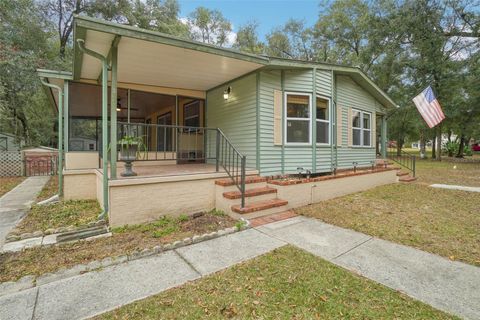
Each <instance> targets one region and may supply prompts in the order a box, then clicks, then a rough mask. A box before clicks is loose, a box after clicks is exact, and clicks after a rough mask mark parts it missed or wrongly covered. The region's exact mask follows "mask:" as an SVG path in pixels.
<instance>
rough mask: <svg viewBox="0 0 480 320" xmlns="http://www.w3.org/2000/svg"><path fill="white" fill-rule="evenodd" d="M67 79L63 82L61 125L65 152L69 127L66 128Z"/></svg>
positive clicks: (68, 109) (68, 107)
mask: <svg viewBox="0 0 480 320" xmlns="http://www.w3.org/2000/svg"><path fill="white" fill-rule="evenodd" d="M68 84H69V82H68V80H65V81H64V84H63V127H64V130H63V141H64V146H63V148H64V151H65V152H68V149H69V148H68V141H69V140H68V139H69V138H68V137H69V132H68V131H69V129H68V125H69V121H68V113H69V112H70V106H69V103H68Z"/></svg>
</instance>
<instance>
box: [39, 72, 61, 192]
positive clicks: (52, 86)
mask: <svg viewBox="0 0 480 320" xmlns="http://www.w3.org/2000/svg"><path fill="white" fill-rule="evenodd" d="M40 81H41V82H42V84H43V85H44V86H47V87H50V88H52V89H56V90H57V91H58V196H59V197H63V90H62V88H60V87H59V86H56V85H54V84H51V83H48V82H47V81H45V80H44V79H40Z"/></svg>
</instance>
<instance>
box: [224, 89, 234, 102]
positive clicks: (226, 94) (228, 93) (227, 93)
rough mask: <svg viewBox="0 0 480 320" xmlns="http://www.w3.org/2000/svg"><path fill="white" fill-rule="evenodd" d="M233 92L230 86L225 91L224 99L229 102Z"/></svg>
mask: <svg viewBox="0 0 480 320" xmlns="http://www.w3.org/2000/svg"><path fill="white" fill-rule="evenodd" d="M231 92H232V87H230V86H228V87H227V89H225V91H223V99H224V100H228V98H229V96H230V93H231Z"/></svg>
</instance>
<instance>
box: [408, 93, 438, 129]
mask: <svg viewBox="0 0 480 320" xmlns="http://www.w3.org/2000/svg"><path fill="white" fill-rule="evenodd" d="M413 103H415V106H416V107H417V109H418V112H420V114H421V115H422V117H423V120H425V122H426V123H427V125H428V126H429V127H430V128H433V127H435V126H436V125H437V124H439V123H440V122H442V120H443V119H445V115H444V114H443V111H442V107H440V103H438V100H437V98H435V95H434V94H433V90H432V88H431V87H430V86H428V87H427V88H426V89H425V90H423V91H422V92H421V93H420V94H419V95H418V96H416V97H415V98H413Z"/></svg>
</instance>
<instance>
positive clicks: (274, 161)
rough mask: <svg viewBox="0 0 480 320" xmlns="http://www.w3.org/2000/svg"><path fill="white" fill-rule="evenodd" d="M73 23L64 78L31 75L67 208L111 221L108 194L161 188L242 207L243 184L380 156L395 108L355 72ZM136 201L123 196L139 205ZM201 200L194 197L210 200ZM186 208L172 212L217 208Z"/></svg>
mask: <svg viewBox="0 0 480 320" xmlns="http://www.w3.org/2000/svg"><path fill="white" fill-rule="evenodd" d="M73 23H74V40H73V42H74V54H73V56H74V61H73V70H72V71H71V72H56V71H50V70H38V74H39V76H40V77H41V79H42V81H43V83H44V84H45V85H46V86H47V88H48V95H49V96H50V97H51V100H52V103H53V105H54V106H55V108H56V109H58V111H59V114H60V115H63V117H62V116H60V117H59V118H58V120H59V128H61V134H60V135H59V139H60V143H59V145H60V146H61V148H60V150H59V152H60V154H63V155H64V156H63V157H61V161H62V163H61V165H60V167H61V168H63V170H62V171H61V172H60V173H61V174H60V177H61V179H60V181H61V182H60V192H61V193H63V194H64V196H65V197H66V198H97V199H98V200H99V201H100V203H101V204H102V205H103V207H104V211H105V213H107V212H108V213H109V214H110V215H112V214H113V213H112V212H110V211H113V210H114V208H116V205H117V203H118V201H117V200H114V199H115V197H116V195H115V193H116V192H117V190H118V192H120V190H127V187H128V186H145V185H148V186H150V187H152V188H153V189H151V190H147V192H152V193H153V192H160V193H162V191H161V190H163V189H162V188H161V187H162V186H164V185H160V184H161V183H166V182H168V181H170V182H173V181H176V182H181V181H190V185H191V186H193V184H194V183H193V182H192V181H197V180H198V181H200V180H202V181H203V180H206V179H219V178H226V179H227V180H229V181H231V183H230V184H231V185H233V189H234V190H236V192H239V193H240V197H239V199H241V203H240V204H239V206H240V208H243V207H245V206H247V204H246V203H245V202H246V200H245V198H248V195H249V194H248V192H247V187H248V186H246V185H247V184H248V182H249V181H248V179H249V176H260V177H278V176H284V177H285V176H287V177H288V175H293V174H298V173H301V174H303V175H304V176H306V175H308V176H309V177H317V176H323V175H328V174H331V173H333V172H337V171H341V170H348V169H352V168H354V167H355V168H362V167H365V168H373V167H374V166H375V165H376V161H377V158H379V157H380V158H382V157H383V158H384V157H385V150H386V130H387V128H386V113H387V110H388V109H391V108H395V107H396V105H395V103H394V102H393V101H392V100H391V99H390V98H389V97H388V96H387V95H386V94H385V93H384V92H383V91H382V90H381V89H380V88H378V86H376V85H375V83H374V82H373V81H372V80H371V79H369V78H368V77H367V76H366V75H365V74H364V73H363V72H362V71H361V70H360V69H359V68H356V67H347V66H340V65H333V64H326V63H316V62H308V61H297V60H287V59H279V58H273V57H267V56H259V55H252V54H246V53H242V52H238V51H235V50H231V49H225V48H219V47H215V46H211V45H207V44H203V43H198V42H194V41H189V40H185V39H181V38H176V37H172V36H169V35H165V34H161V33H157V32H152V31H147V30H142V29H138V28H133V27H130V26H124V25H120V24H115V23H110V22H105V21H101V20H97V19H92V18H87V17H75V19H74V22H73ZM59 93H60V94H59ZM126 137H128V138H131V139H133V140H132V141H135V144H136V145H137V147H138V148H137V150H136V151H135V152H134V157H133V160H134V161H133V171H134V172H135V174H136V175H135V176H129V175H128V174H127V176H125V169H124V168H123V167H124V164H125V163H126V164H127V167H128V166H129V165H130V164H131V161H129V160H127V161H126V160H125V159H126V157H125V153H126V151H125V144H124V142H125V141H126V140H125V138H126ZM119 142H120V143H119ZM112 150H117V152H112ZM130 156H131V155H130ZM105 168H106V169H108V174H104V171H105V170H104V169H105ZM372 170H373V169H372ZM127 173H128V172H127ZM190 178H191V179H190ZM154 184H158V185H155V187H154V186H153V185H154ZM93 185H95V187H92V186H93ZM80 186H81V187H80ZM202 188H203V187H200V189H202ZM235 188H237V189H238V190H237V189H235ZM193 189H195V188H193ZM210 189H211V188H210ZM114 190H115V191H114ZM145 191H146V189H143V191H142V189H141V188H140V187H138V190H137V191H135V192H133V191H132V190H129V192H133V193H130V194H136V192H138V194H137V196H139V197H140V198H141V197H142V196H143V195H141V193H142V192H145ZM192 192H193V193H195V192H197V191H192ZM205 192H207V191H205ZM208 192H209V193H208V194H201V192H200V194H199V195H198V197H203V198H205V197H206V198H209V199H210V198H212V197H213V198H214V196H210V195H211V193H215V190H213V189H212V190H209V191H208ZM178 193H182V192H180V191H179V192H178ZM187 196H188V192H187ZM150 197H154V195H153V194H150ZM192 197H193V198H195V196H192ZM247 200H248V199H247ZM209 201H210V200H209ZM239 201H240V200H239ZM147 202H148V201H147ZM190 202H192V203H194V204H193V205H191V206H189V205H185V206H183V207H182V208H181V210H186V211H192V212H193V211H194V210H195V208H197V209H206V208H209V207H212V206H213V207H215V206H216V200H215V199H213V200H212V201H210V202H208V203H207V202H206V203H200V202H201V201H200V202H199V203H197V204H195V203H196V202H195V200H192V199H190ZM247 202H248V201H247ZM143 203H145V201H143ZM123 205H124V206H125V205H126V204H125V203H123ZM194 207H195V208H194ZM157 209H158V210H157ZM170 209H172V208H170ZM162 210H163V211H165V210H169V207H162V205H160V204H159V203H157V204H156V206H154V205H152V207H149V208H148V209H146V210H145V217H144V218H142V220H148V219H151V218H153V217H154V216H155V215H158V214H160V212H163V211H162ZM118 221H120V222H118V223H119V224H121V223H125V222H128V221H130V220H128V219H119V220H118Z"/></svg>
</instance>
